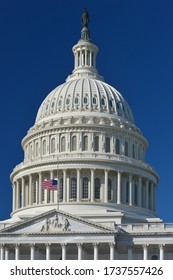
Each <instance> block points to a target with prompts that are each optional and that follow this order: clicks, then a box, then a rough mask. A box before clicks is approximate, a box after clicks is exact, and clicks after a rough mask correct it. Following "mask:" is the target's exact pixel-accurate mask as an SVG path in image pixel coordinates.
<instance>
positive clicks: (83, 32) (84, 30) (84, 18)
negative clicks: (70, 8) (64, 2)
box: [81, 9, 90, 41]
mask: <svg viewBox="0 0 173 280" xmlns="http://www.w3.org/2000/svg"><path fill="white" fill-rule="evenodd" d="M81 22H82V26H83V28H82V30H81V39H82V40H86V41H90V33H89V29H88V24H89V14H88V12H87V10H86V9H83V12H82V17H81Z"/></svg>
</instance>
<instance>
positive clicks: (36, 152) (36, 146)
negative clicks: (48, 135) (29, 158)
mask: <svg viewBox="0 0 173 280" xmlns="http://www.w3.org/2000/svg"><path fill="white" fill-rule="evenodd" d="M35 156H36V157H38V142H36V144H35Z"/></svg>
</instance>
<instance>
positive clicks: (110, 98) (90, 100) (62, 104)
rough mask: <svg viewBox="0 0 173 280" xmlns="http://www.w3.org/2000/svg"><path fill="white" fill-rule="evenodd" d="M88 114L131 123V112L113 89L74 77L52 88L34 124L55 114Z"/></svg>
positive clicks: (93, 81)
mask: <svg viewBox="0 0 173 280" xmlns="http://www.w3.org/2000/svg"><path fill="white" fill-rule="evenodd" d="M79 113H82V114H83V115H87V114H88V113H89V114H90V115H93V116H97V117H98V116H100V117H101V116H104V115H107V116H108V114H109V115H110V116H109V117H110V118H113V119H118V120H120V121H122V122H128V123H132V124H133V123H134V120H133V115H132V112H131V109H130V107H129V105H128V104H127V102H126V101H125V99H124V98H123V97H122V95H121V94H120V93H119V92H118V91H117V90H116V89H115V88H113V87H112V86H110V85H108V84H107V83H105V82H103V81H100V80H97V79H94V78H77V79H73V80H70V81H67V82H66V83H64V84H62V85H60V86H58V87H57V88H55V89H54V90H53V91H52V92H51V93H50V94H49V95H48V96H47V97H46V98H45V100H44V101H43V103H42V104H41V106H40V108H39V111H38V114H37V118H36V123H41V122H43V121H44V120H48V119H55V118H56V117H57V116H58V115H62V116H64V115H69V114H73V116H75V115H78V114H79Z"/></svg>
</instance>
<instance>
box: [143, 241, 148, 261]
mask: <svg viewBox="0 0 173 280" xmlns="http://www.w3.org/2000/svg"><path fill="white" fill-rule="evenodd" d="M147 259H148V245H147V244H144V245H143V260H147Z"/></svg>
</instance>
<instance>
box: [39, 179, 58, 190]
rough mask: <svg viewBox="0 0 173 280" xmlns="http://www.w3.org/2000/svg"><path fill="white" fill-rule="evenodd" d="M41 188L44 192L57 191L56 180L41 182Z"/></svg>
mask: <svg viewBox="0 0 173 280" xmlns="http://www.w3.org/2000/svg"><path fill="white" fill-rule="evenodd" d="M42 188H43V189H46V190H55V191H56V190H57V189H58V180H55V179H52V180H45V181H43V182H42Z"/></svg>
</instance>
